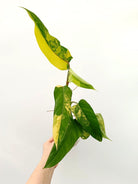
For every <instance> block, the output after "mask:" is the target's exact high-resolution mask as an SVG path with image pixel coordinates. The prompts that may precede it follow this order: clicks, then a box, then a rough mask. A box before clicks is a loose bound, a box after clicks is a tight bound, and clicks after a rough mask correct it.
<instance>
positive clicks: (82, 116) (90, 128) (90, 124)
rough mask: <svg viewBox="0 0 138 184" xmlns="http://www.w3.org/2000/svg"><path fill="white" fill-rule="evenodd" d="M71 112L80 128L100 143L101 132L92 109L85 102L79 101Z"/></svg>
mask: <svg viewBox="0 0 138 184" xmlns="http://www.w3.org/2000/svg"><path fill="white" fill-rule="evenodd" d="M71 110H72V112H73V114H74V115H75V117H76V120H77V121H78V123H79V124H80V125H81V126H82V128H83V129H84V130H85V131H86V132H88V133H89V134H90V135H91V136H92V137H94V138H95V139H97V140H98V141H102V132H101V129H100V126H99V122H98V120H97V117H96V115H95V113H94V111H93V109H92V107H91V106H90V105H89V104H88V103H87V102H86V101H85V100H80V101H79V103H78V104H77V105H74V106H73V107H72V108H71Z"/></svg>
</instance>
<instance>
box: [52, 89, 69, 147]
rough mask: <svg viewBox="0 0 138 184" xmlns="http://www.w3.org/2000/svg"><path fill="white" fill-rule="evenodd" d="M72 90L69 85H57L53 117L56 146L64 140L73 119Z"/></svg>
mask: <svg viewBox="0 0 138 184" xmlns="http://www.w3.org/2000/svg"><path fill="white" fill-rule="evenodd" d="M71 96H72V91H71V89H70V88H69V87H67V86H61V87H55V90H54V98H55V108H54V118H53V138H54V142H55V145H56V148H58V146H59V145H60V143H61V142H62V140H63V138H64V136H65V134H66V130H67V129H68V126H69V124H70V122H71V119H72V114H71Z"/></svg>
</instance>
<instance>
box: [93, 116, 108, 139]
mask: <svg viewBox="0 0 138 184" xmlns="http://www.w3.org/2000/svg"><path fill="white" fill-rule="evenodd" d="M96 117H97V120H98V122H99V125H100V129H101V132H102V136H103V137H104V138H106V139H109V138H108V137H107V135H106V132H105V125H104V119H103V117H102V115H101V114H100V113H97V114H96ZM109 140H110V139H109Z"/></svg>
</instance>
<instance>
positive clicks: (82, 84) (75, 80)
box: [68, 68, 94, 89]
mask: <svg viewBox="0 0 138 184" xmlns="http://www.w3.org/2000/svg"><path fill="white" fill-rule="evenodd" d="M68 80H69V82H73V83H74V84H76V85H77V86H79V87H82V88H87V89H94V87H93V86H92V85H91V84H89V83H88V82H86V81H85V80H83V79H82V78H81V77H79V76H78V75H77V74H76V73H75V72H74V71H73V70H72V69H71V68H70V69H69V79H68Z"/></svg>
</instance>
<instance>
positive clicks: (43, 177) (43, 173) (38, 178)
mask: <svg viewBox="0 0 138 184" xmlns="http://www.w3.org/2000/svg"><path fill="white" fill-rule="evenodd" d="M53 144H54V140H53V137H51V138H50V139H49V140H48V141H47V142H45V143H44V145H43V154H42V157H41V160H40V162H39V164H38V165H37V167H36V168H35V170H34V171H33V173H32V175H31V176H30V178H29V180H28V181H27V183H26V184H50V183H51V179H52V176H53V172H54V170H55V168H56V166H54V167H52V168H45V169H43V167H44V166H45V163H46V161H47V159H48V156H49V154H50V151H51V149H52V147H53Z"/></svg>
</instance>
